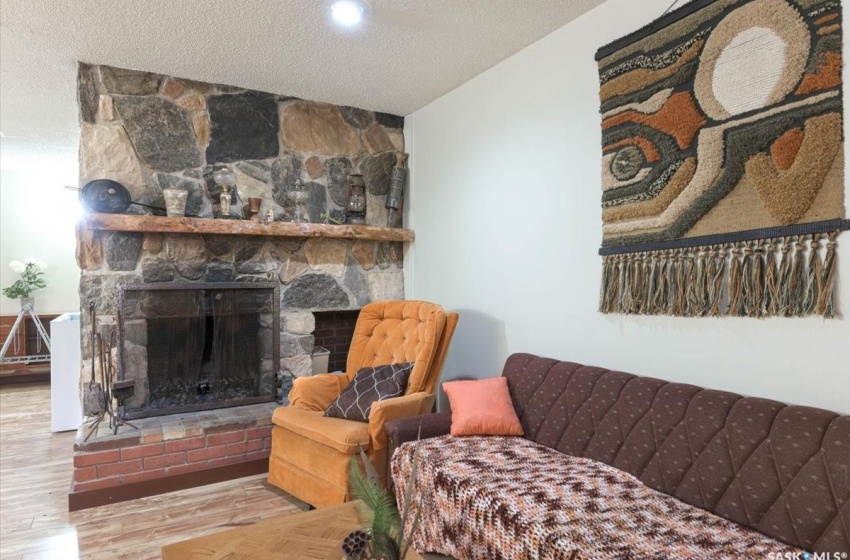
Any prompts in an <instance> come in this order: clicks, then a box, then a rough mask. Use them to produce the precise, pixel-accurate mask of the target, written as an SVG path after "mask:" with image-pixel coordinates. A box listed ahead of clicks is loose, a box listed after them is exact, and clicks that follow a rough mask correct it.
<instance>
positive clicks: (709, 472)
mask: <svg viewBox="0 0 850 560" xmlns="http://www.w3.org/2000/svg"><path fill="white" fill-rule="evenodd" d="M503 376H504V377H506V378H507V379H508V384H509V387H510V391H511V397H512V400H513V403H514V407H515V409H516V412H517V414H518V416H519V418H520V420H521V422H522V425H523V428H524V430H525V438H526V440H522V439H516V438H515V439H514V440H513V443H511V442H508V443H498V441H500V440H499V438H489V439H487V438H472V439H468V440H467V441H465V442H462V441H460V440H462V439H464V438H451V436H448V435H447V434H448V433H449V427H450V424H451V414H450V413H440V414H432V415H426V416H421V417H418V418H407V419H403V420H398V421H394V422H390V423H388V424H387V426H386V429H387V433H388V436H389V439H390V445H391V450H395V453H394V456H393V463H392V468H393V476H394V478H395V484H396V487H399V486H400V483H401V480H402V479H403V478H404V475H406V474H408V473H409V472H410V462H411V456H412V451H413V450H412V445H406V446H403V447H402V445H403V444H405V443H406V442H412V441H414V440H416V439H417V436H418V435H419V434H420V433H421V437H422V438H423V440H424V441H422V442H420V444H419V445H420V453H421V465H420V471H421V474H420V478H422V481H418V482H417V491H418V492H419V493H420V497H421V498H422V499H424V500H425V502H426V503H428V504H429V507H428V508H427V510H428V513H427V515H426V517H430V519H426V520H425V521H424V522H423V525H426V526H428V527H430V529H428V528H420V529H421V530H420V533H427V534H426V535H425V536H423V535H422V534H420V535H419V536H418V540H416V541H415V544H416V545H417V549H430V550H427V551H430V552H441V553H443V554H451V555H453V556H456V557H457V558H459V559H461V560H465V558H520V557H540V558H561V557H565V558H568V557H571V556H569V555H566V553H565V552H564V551H566V552H570V551H569V550H568V549H567V548H563V549H559V552H551V551H550V552H548V553H546V552H540V551H541V550H543V549H544V548H546V547H552V546H554V545H553V544H552V543H553V542H555V541H556V540H557V539H558V538H560V539H561V540H562V541H563V540H564V539H573V541H572V542H574V543H575V542H576V541H577V540H581V538H583V537H582V535H591V536H594V538H595V540H594V539H590V540H589V541H588V542H587V543H585V545H584V546H579V545H576V546H575V547H574V548H573V552H574V553H575V554H576V556H575V558H585V557H594V558H595V557H610V558H655V557H663V556H664V555H663V554H660V553H659V555H658V556H656V555H654V554H650V553H646V554H642V553H641V552H640V550H641V549H640V547H638V546H636V545H634V543H629V542H628V541H629V538H632V537H626V538H624V539H623V541H624V542H625V544H622V546H621V548H616V547H615V546H614V544H611V547H612V548H610V549H604V550H605V552H604V553H599V550H602V548H596V547H597V545H598V542H597V541H600V540H603V541H608V540H610V541H612V542H613V541H618V539H619V537H618V536H616V535H615V537H614V538H612V533H611V531H614V532H617V531H623V532H630V531H634V532H640V531H643V530H644V529H645V527H641V526H640V522H637V524H633V525H631V528H628V527H623V528H622V529H617V528H616V523H614V525H612V526H614V527H615V528H614V529H612V528H611V527H612V526H606V528H604V530H602V529H599V528H598V527H583V528H579V529H577V530H575V531H574V532H573V533H570V532H564V531H563V530H562V528H563V526H564V523H576V522H577V523H588V524H590V525H592V524H593V523H594V521H593V520H594V519H597V517H596V516H595V513H594V512H592V511H590V510H591V509H595V510H599V509H603V510H604V509H605V508H606V507H608V506H610V507H616V504H617V503H618V502H617V501H616V500H617V499H618V496H619V494H618V493H622V492H626V493H627V494H629V493H631V494H632V495H637V494H640V495H642V496H643V495H645V493H646V492H650V493H652V495H655V496H656V497H657V499H656V500H655V501H656V502H658V503H659V504H662V505H659V506H658V507H659V508H661V507H662V506H663V508H667V509H666V510H665V511H670V512H676V513H675V516H676V520H675V521H671V523H673V524H674V525H675V523H679V520H681V519H685V520H686V521H687V522H689V523H691V524H693V523H696V522H698V523H706V524H709V525H712V527H711V529H710V531H709V533H711V534H715V535H719V534H723V531H727V532H729V531H731V532H733V533H734V532H736V531H737V533H740V534H744V535H745V536H747V535H748V536H747V538H749V539H750V541H748V543H749V544H748V545H747V546H751V547H752V548H747V549H746V550H749V551H762V553H764V552H765V551H770V552H774V553H785V552H789V551H790V552H793V551H795V550H799V549H803V550H807V551H814V552H822V553H824V552H826V553H835V552H850V416H841V415H839V414H836V413H833V412H829V411H826V410H821V409H817V408H809V407H802V406H788V405H785V404H782V403H779V402H776V401H772V400H767V399H761V398H755V397H742V396H740V395H736V394H733V393H728V392H724V391H714V390H708V389H703V388H700V387H696V386H693V385H687V384H682V383H671V382H667V381H662V380H659V379H653V378H649V377H638V376H635V375H631V374H628V373H623V372H617V371H610V370H606V369H603V368H598V367H589V366H583V365H580V364H575V363H570V362H561V361H557V360H552V359H547V358H541V357H537V356H533V355H530V354H514V355H512V356H510V357H509V358H508V360H507V363H506V364H505V368H504V371H503ZM430 438H442V439H433V440H432V439H430ZM494 440H495V441H496V443H494ZM501 440H505V441H507V440H509V438H501ZM447 448H454V451H451V452H448V451H447V452H445V453H443V452H442V450H443V449H447ZM475 450H478V451H477V452H476V451H475ZM482 450H486V451H482ZM503 451H504V453H503ZM485 452H486V453H491V454H492V455H493V456H492V457H487V456H477V455H476V453H479V454H481V453H485ZM429 455H431V457H429ZM553 455H555V456H556V457H560V458H561V461H560V463H561V464H559V465H556V466H557V469H560V470H558V471H557V472H558V473H560V474H558V475H557V478H555V479H554V480H556V481H558V482H555V484H561V483H563V484H564V485H565V486H569V488H566V491H568V492H573V494H572V496H573V497H576V496H580V495H581V493H582V492H586V493H587V494H589V496H581V497H582V498H588V500H590V501H588V502H587V503H586V504H585V505H584V506H582V507H585V508H587V509H586V510H585V511H584V512H582V511H581V510H580V509H578V510H577V511H578V512H579V513H578V514H577V515H576V517H578V519H577V520H576V519H571V520H567V521H564V519H563V515H567V514H566V513H564V512H563V511H561V512H559V514H560V515H561V516H562V518H561V519H560V520H558V519H555V518H553V517H552V515H551V514H552V512H548V513H546V512H545V509H546V504H547V501H551V504H558V502H557V500H556V499H555V497H554V496H553V495H551V494H550V493H548V492H546V490H545V488H544V489H542V490H541V489H539V488H536V487H534V486H532V485H529V486H524V484H523V483H521V482H520V481H521V480H526V478H525V477H529V471H530V477H529V478H527V479H528V480H532V481H534V480H535V478H537V480H538V481H539V480H550V481H551V480H553V479H552V476H553V471H551V469H550V470H549V471H545V472H544V470H545V469H543V467H542V466H541V467H540V468H541V471H540V472H539V473H537V472H535V469H537V468H538V467H537V466H536V465H537V464H540V465H543V464H545V463H546V462H547V461H549V462H551V460H552V456H553ZM505 457H508V458H509V460H508V461H507V464H505V465H503V468H502V471H503V476H502V477H501V478H487V477H485V476H484V473H486V472H488V469H489V468H490V464H491V463H498V462H499V461H502V462H505V461H504V459H505ZM588 460H591V461H588ZM453 462H454V463H455V464H453ZM611 467H613V469H612V468H611ZM569 469H577V470H581V472H582V473H587V472H590V473H591V474H590V475H589V476H590V477H591V478H593V479H594V480H591V481H588V480H587V479H583V480H577V479H576V477H574V476H573V474H572V472H571V471H570V470H569ZM476 472H480V473H482V474H481V476H480V479H479V478H478V477H479V475H477V474H476ZM505 473H507V474H505ZM547 477H548V478H547ZM485 480H486V482H482V481H485ZM512 480H515V481H516V482H514V483H512V482H511V481H512ZM600 480H602V481H604V480H610V481H611V482H612V484H613V483H614V482H617V484H621V485H624V487H625V488H626V489H625V490H622V491H621V490H620V489H618V488H614V489H612V491H611V492H608V491H607V490H606V488H605V485H604V484H602V486H598V484H599V481H600ZM429 481H430V482H429ZM561 481H563V482H561ZM429 484H431V486H429ZM547 484H549V485H550V486H551V483H547ZM438 486H439V487H440V490H439V492H443V494H444V495H443V496H442V498H440V499H441V500H443V501H444V502H445V503H437V502H438V501H439V500H437V498H434V497H433V496H429V495H427V494H429V493H432V494H433V493H435V492H437V490H435V489H436V488H438ZM600 488H601V490H600ZM464 496H466V497H464ZM671 496H672V497H674V498H676V499H675V500H672V499H671V498H670V497H671ZM466 499H468V500H472V501H469V502H468V503H470V504H472V503H476V504H479V505H480V504H481V503H483V504H485V507H484V508H483V510H482V511H477V512H472V511H469V512H465V514H464V515H462V516H461V515H459V514H458V515H456V516H454V517H453V514H452V512H451V510H452V504H460V503H466V502H464V501H463V500H466ZM429 500H431V501H430V502H429ZM523 501H524V502H523ZM517 503H526V504H530V505H528V506H527V509H528V510H529V511H531V510H534V511H536V512H537V513H535V514H534V515H536V516H538V517H536V518H535V517H533V516H530V514H529V518H527V519H523V516H524V515H525V513H524V512H523V510H522V509H521V508H517V507H515V504H517ZM600 504H601V506H600ZM562 505H563V504H562ZM538 506H540V508H542V509H539V508H538ZM693 506H695V507H693ZM552 507H555V508H556V509H558V508H561V507H562V506H551V507H550V509H551V508H552ZM512 508H513V509H512ZM535 508H538V509H535ZM564 509H565V510H566V509H569V508H564ZM639 509H640V508H639ZM646 509H652V508H651V507H648V506H647V508H646ZM608 513H610V512H608ZM643 513H644V512H642V511H634V512H630V513H629V515H627V516H621V519H626V522H632V521H634V520H635V519H638V520H640V519H643V517H642V514H643ZM671 515H673V514H672V513H671ZM726 520H729V521H732V522H734V523H728V521H726ZM600 523H601V522H600ZM606 523H607V522H606ZM647 523H648V521H647ZM491 525H496V526H498V527H497V528H498V536H497V537H493V539H491V540H489V541H488V540H487V539H486V538H484V537H483V536H482V535H480V534H476V533H475V531H478V530H480V527H484V526H491ZM691 526H693V525H691ZM511 527H518V528H514V529H511ZM541 527H542V529H541ZM477 528H478V529H477ZM674 528H675V527H674ZM556 530H557V531H560V533H558V534H557V535H554V536H553V535H551V534H547V531H549V532H555V531H556ZM429 531H430V532H429ZM511 531H514V533H512V532H511ZM534 531H537V532H538V533H539V532H540V531H542V534H537V535H536V536H534V538H533V539H532V538H531V537H528V535H529V534H530V533H529V532H532V533H533V532H534ZM653 531H654V532H653ZM737 533H736V534H737ZM512 534H513V537H512V536H511V535H512ZM649 534H650V536H651V537H653V536H654V537H653V538H655V539H656V540H659V539H660V541H663V540H664V538H670V537H671V535H672V536H675V531H670V530H669V527H664V528H658V529H656V528H652V530H651V531H649ZM740 534H739V536H740ZM576 535H578V537H577V536H576ZM658 535H661V536H658ZM665 535H666V537H665ZM514 537H515V538H516V539H520V540H527V541H528V544H527V545H524V546H526V548H525V551H524V552H517V553H516V554H514V555H512V554H511V553H510V552H506V551H508V550H514V549H512V548H511V547H512V546H513V545H512V544H511V543H509V542H508V541H510V539H511V538H514ZM676 538H680V539H682V540H688V538H689V537H688V535H687V534H686V535H684V536H679V537H676ZM694 538H695V539H696V537H694ZM700 538H703V537H700ZM500 539H501V540H500ZM529 539H531V540H529ZM535 539H536V540H535ZM774 539H775V540H774ZM650 540H652V539H650ZM708 540H710V539H708ZM718 542H719V541H718ZM774 543H775V544H774ZM691 544H692V545H693V547H694V548H690V549H688V548H686V549H682V550H692V551H693V550H702V549H701V548H700V546H701V544H703V543H701V541H699V539H696V542H695V543H691ZM710 544H712V545H714V544H717V543H715V542H712V543H710ZM720 544H721V545H724V544H728V543H725V542H721V543H720ZM599 546H600V547H604V546H605V543H602V544H599ZM618 546H620V545H618ZM535 547H536V550H535ZM585 547H590V548H593V550H594V551H595V552H594V553H587V554H585V553H586V548H585ZM547 550H548V549H547ZM552 550H555V549H554V548H553V549H552ZM661 550H662V551H663V548H662V549H661ZM729 550H731V549H729ZM561 554H564V555H563V556H562V555H561ZM679 554H680V555H682V556H687V557H693V558H698V557H700V558H701V557H707V556H703V555H702V554H700V553H699V552H690V553H688V552H686V553H682V552H681V550H680V551H679ZM668 557H669V555H668ZM715 557H716V556H715ZM764 557H765V560H767V555H766V554H765V556H764ZM834 557H835V558H841V556H834ZM843 557H844V558H846V557H847V556H843Z"/></svg>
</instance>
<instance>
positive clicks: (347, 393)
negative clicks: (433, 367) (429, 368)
mask: <svg viewBox="0 0 850 560" xmlns="http://www.w3.org/2000/svg"><path fill="white" fill-rule="evenodd" d="M412 369H413V362H407V363H404V364H387V365H385V366H376V367H365V368H362V369H361V370H360V371H358V372H357V375H356V376H355V377H354V380H353V381H352V382H351V383H349V384H348V387H346V388H345V389H343V391H342V392H341V393H340V394H339V396H338V397H337V398H336V399H335V400H334V402H332V403H331V404H330V406H328V408H327V410H325V416H331V417H334V418H345V419H347V420H357V421H358V422H368V421H369V412H370V411H371V410H372V405H373V404H374V403H376V402H377V401H382V400H384V399H392V398H394V397H400V396H401V395H403V394H404V391H405V389H407V379H408V378H409V377H410V370H412Z"/></svg>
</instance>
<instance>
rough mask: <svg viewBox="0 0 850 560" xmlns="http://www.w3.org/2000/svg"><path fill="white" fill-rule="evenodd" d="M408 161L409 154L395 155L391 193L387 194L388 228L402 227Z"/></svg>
mask: <svg viewBox="0 0 850 560" xmlns="http://www.w3.org/2000/svg"><path fill="white" fill-rule="evenodd" d="M406 161H407V154H405V153H404V152H397V153H396V155H395V167H394V168H393V174H392V177H391V179H390V191H389V192H388V193H387V202H386V204H385V205H384V206H386V208H387V210H388V212H387V227H391V228H393V227H401V225H402V224H401V209H402V206H403V200H404V184H405V183H406V182H407V169H405V167H404V164H405V162H406Z"/></svg>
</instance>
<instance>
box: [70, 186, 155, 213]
mask: <svg viewBox="0 0 850 560" xmlns="http://www.w3.org/2000/svg"><path fill="white" fill-rule="evenodd" d="M82 191H83V194H82V197H81V198H82V201H83V204H85V205H86V206H87V207H88V208H89V209H90V210H92V211H93V212H103V213H106V214H121V213H123V212H125V211H126V210H127V208H129V207H130V205H131V204H134V205H136V206H143V207H145V208H150V209H152V210H160V211H162V212H165V208H160V207H158V206H149V205H147V204H142V203H141V202H133V201H132V200H131V199H130V191H128V190H127V187H125V186H124V185H122V184H121V183H119V182H118V181H113V180H112V179H95V180H94V181H89V182H88V183H86V184H85V186H84V187H83V189H82Z"/></svg>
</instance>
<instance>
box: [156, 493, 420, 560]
mask: <svg viewBox="0 0 850 560" xmlns="http://www.w3.org/2000/svg"><path fill="white" fill-rule="evenodd" d="M358 504H359V505H358ZM358 510H360V511H358ZM367 517H368V514H366V512H365V511H363V506H362V504H361V502H348V503H345V504H341V505H338V506H330V507H325V508H321V509H316V510H313V511H308V512H305V513H296V514H287V515H279V516H277V517H272V518H271V519H267V520H266V521H262V522H260V523H257V524H254V525H246V526H244V527H239V528H237V529H230V530H228V531H223V532H221V533H214V534H212V535H207V536H206V537H198V538H195V539H190V540H188V541H183V542H179V543H175V544H170V545H167V546H164V547H162V560H199V559H202V558H209V559H210V560H214V559H222V558H227V559H228V560H287V559H292V560H339V559H340V558H342V541H343V539H344V538H345V537H346V535H348V534H349V533H350V532H351V531H353V530H355V529H362V528H364V527H365V526H366V525H368V524H367V523H364V519H365V518H367ZM405 560H422V557H421V556H420V555H419V554H417V553H416V551H414V550H413V549H411V550H410V551H408V553H407V556H406V558H405Z"/></svg>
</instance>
